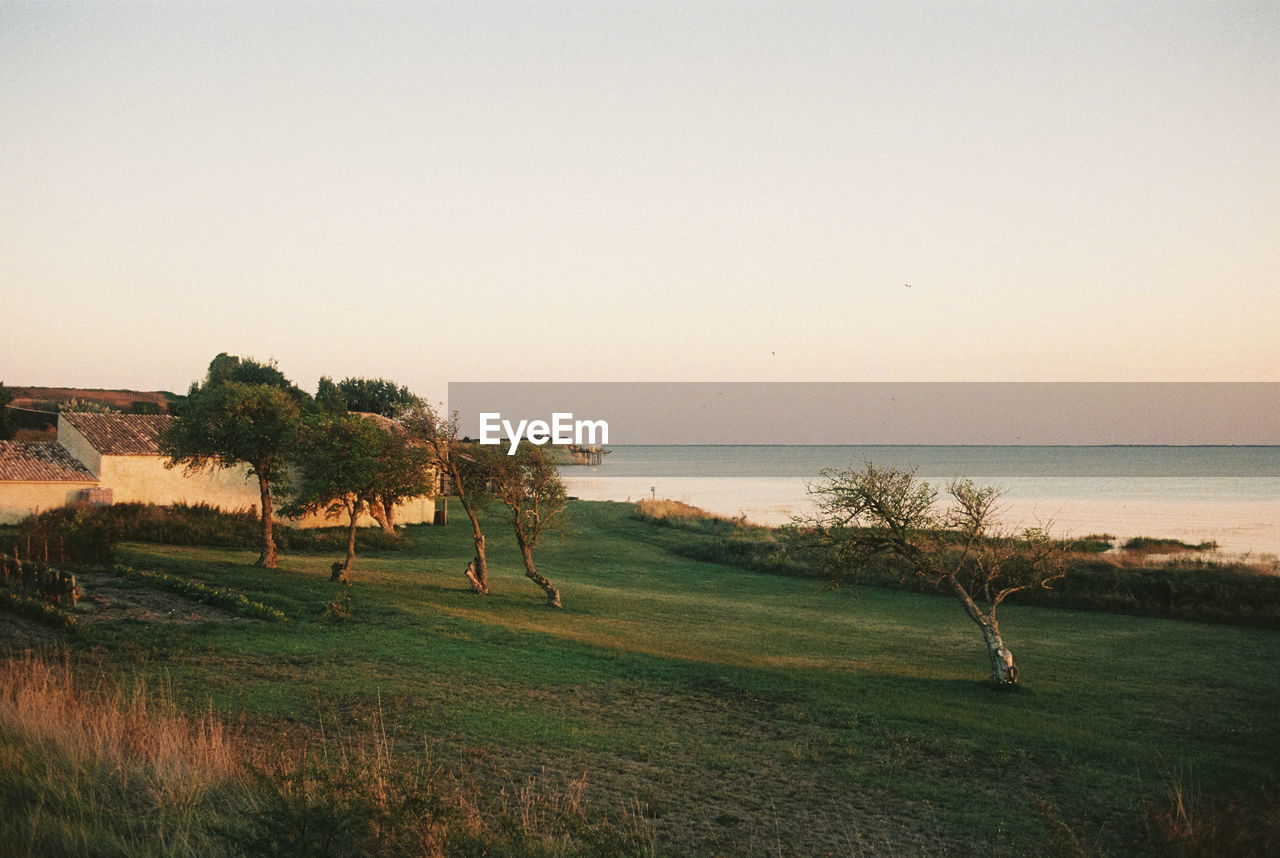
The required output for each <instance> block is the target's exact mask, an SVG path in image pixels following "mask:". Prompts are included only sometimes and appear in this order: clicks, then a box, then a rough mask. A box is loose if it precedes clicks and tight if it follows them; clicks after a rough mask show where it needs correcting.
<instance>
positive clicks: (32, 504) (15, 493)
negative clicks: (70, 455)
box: [0, 480, 97, 551]
mask: <svg viewBox="0 0 1280 858" xmlns="http://www.w3.org/2000/svg"><path fill="white" fill-rule="evenodd" d="M95 485H97V484H96V483H92V482H85V483H79V482H56V483H52V482H50V483H24V482H19V481H17V480H0V524H17V523H18V522H20V521H22V520H23V519H24V518H26V517H27V516H29V515H31V514H33V513H36V512H40V511H42V510H46V509H53V508H54V507H62V506H66V505H67V504H71V503H75V502H76V501H77V500H79V499H80V490H81V489H90V488H93V487H94V486H95ZM10 550H12V546H9V545H0V551H10Z"/></svg>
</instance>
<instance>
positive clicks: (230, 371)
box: [191, 352, 314, 410]
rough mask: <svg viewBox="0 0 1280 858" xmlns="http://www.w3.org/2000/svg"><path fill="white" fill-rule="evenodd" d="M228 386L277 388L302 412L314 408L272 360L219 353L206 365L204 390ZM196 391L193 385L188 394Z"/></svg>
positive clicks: (301, 391)
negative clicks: (265, 361)
mask: <svg viewBox="0 0 1280 858" xmlns="http://www.w3.org/2000/svg"><path fill="white" fill-rule="evenodd" d="M229 383H231V384H244V385H249V386H258V385H264V386H266V387H274V388H277V389H279V390H282V391H284V392H285V393H286V394H288V396H289V398H290V399H292V400H293V401H294V403H295V404H297V405H298V407H299V408H301V409H303V410H310V409H311V408H312V407H313V405H314V403H313V401H312V399H311V396H310V395H309V394H307V392H306V391H304V390H302V389H301V388H300V387H298V386H297V385H296V384H294V383H293V382H292V381H290V380H289V379H288V378H286V377H285V374H284V373H283V372H281V371H280V368H279V367H278V366H277V365H276V362H275V360H274V359H273V360H270V361H268V362H267V363H262V362H261V361H257V360H254V359H253V358H241V357H237V356H235V355H229V354H227V353H226V352H221V353H220V354H218V355H217V357H215V358H214V359H213V360H212V361H210V362H209V371H208V373H207V374H206V375H205V382H204V388H205V389H208V388H214V387H221V386H222V385H224V384H229ZM198 389H199V388H197V387H196V386H195V385H193V386H192V391H191V392H192V393H194V392H195V391H196V390H198Z"/></svg>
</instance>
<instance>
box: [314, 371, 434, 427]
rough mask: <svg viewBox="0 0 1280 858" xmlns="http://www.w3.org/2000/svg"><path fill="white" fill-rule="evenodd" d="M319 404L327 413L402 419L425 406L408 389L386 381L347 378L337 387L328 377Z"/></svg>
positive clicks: (321, 385)
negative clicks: (345, 412)
mask: <svg viewBox="0 0 1280 858" xmlns="http://www.w3.org/2000/svg"><path fill="white" fill-rule="evenodd" d="M316 403H317V405H319V406H320V407H321V408H322V409H324V410H326V411H359V412H362V413H366V414H381V415H382V416H383V417H398V416H400V415H401V414H402V413H404V412H405V411H407V410H409V409H412V408H415V407H418V406H420V405H422V404H423V403H422V400H421V399H420V398H419V397H417V396H415V395H414V394H413V393H412V392H411V391H410V390H409V388H407V387H404V386H402V385H397V384H396V383H395V382H393V381H388V380H387V379H385V378H344V379H343V380H342V381H340V382H338V383H337V384H334V383H333V379H331V378H329V377H328V376H325V377H323V378H321V379H320V383H319V385H318V386H317V388H316Z"/></svg>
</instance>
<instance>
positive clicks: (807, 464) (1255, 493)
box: [562, 446, 1280, 557]
mask: <svg viewBox="0 0 1280 858" xmlns="http://www.w3.org/2000/svg"><path fill="white" fill-rule="evenodd" d="M866 461H874V462H875V463H876V464H878V465H890V464H892V465H895V466H897V467H901V468H912V467H914V468H916V474H917V476H918V477H920V478H921V479H924V480H926V481H928V482H930V483H932V484H935V485H938V486H945V484H946V482H947V481H948V480H949V479H951V478H953V477H956V476H966V477H969V478H971V479H973V480H974V481H975V482H977V483H980V484H993V485H997V486H999V487H1001V488H1003V489H1005V492H1006V493H1005V496H1004V500H1005V504H1006V508H1005V511H1004V513H1003V516H1002V518H1003V520H1004V521H1005V522H1006V523H1007V524H1010V525H1017V526H1032V525H1046V524H1048V525H1051V526H1052V529H1053V530H1054V531H1055V532H1057V533H1063V534H1071V535H1076V536H1083V535H1086V534H1090V533H1109V534H1112V535H1113V536H1116V537H1118V538H1120V539H1127V538H1131V537H1133V536H1158V537H1169V538H1174V539H1180V540H1182V541H1185V542H1190V543H1200V542H1205V541H1213V542H1217V543H1218V545H1219V547H1220V551H1221V552H1222V553H1224V554H1230V555H1241V554H1250V555H1252V556H1253V557H1257V556H1259V555H1264V554H1271V555H1280V447H905V446H904V447H805V446H795V447H770V446H758V447H753V446H723V447H719V446H689V447H670V446H651V447H618V448H613V451H612V452H611V453H610V454H609V455H608V456H606V457H605V460H604V464H603V465H601V466H598V467H592V468H588V467H566V468H564V469H563V470H562V473H563V475H564V478H565V483H566V485H567V487H568V489H569V493H570V494H571V495H574V496H577V497H581V498H584V499H588V500H633V501H634V500H639V499H641V498H646V497H651V496H656V497H659V498H670V499H672V500H680V501H684V502H686V503H690V504H693V505H695V506H699V507H702V508H703V509H706V510H708V511H711V512H715V513H718V514H722V515H731V516H732V515H745V516H746V517H747V518H748V520H751V521H754V522H758V523H760V524H781V523H784V522H786V521H788V520H790V518H791V517H792V516H793V515H800V514H804V513H806V512H808V511H809V510H810V509H811V508H812V507H811V502H810V500H809V498H808V496H807V492H806V484H807V483H812V482H815V481H817V480H818V479H819V477H820V472H821V470H822V469H823V468H824V467H838V468H849V467H854V468H857V467H861V465H862V464H863V463H864V462H866Z"/></svg>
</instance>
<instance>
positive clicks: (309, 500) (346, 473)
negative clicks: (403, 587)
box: [287, 413, 387, 584]
mask: <svg viewBox="0 0 1280 858" xmlns="http://www.w3.org/2000/svg"><path fill="white" fill-rule="evenodd" d="M386 439H387V433H386V431H385V430H384V429H382V428H381V427H379V426H377V425H376V424H374V423H372V422H370V421H366V420H362V419H361V418H359V417H356V416H355V415H347V414H342V415H333V414H324V413H321V414H318V415H315V416H313V417H310V418H308V419H306V420H305V421H304V422H303V423H302V426H301V428H300V430H299V432H298V441H297V444H296V446H295V448H294V452H293V461H294V462H295V463H296V464H297V466H298V471H299V481H298V486H297V488H296V490H295V491H294V493H293V500H292V501H291V502H290V504H289V505H288V507H287V509H288V511H289V514H291V515H303V514H307V513H315V512H324V514H325V515H326V516H329V517H331V518H337V517H338V516H340V515H342V514H343V513H345V514H346V515H347V557H346V561H345V562H344V563H342V564H336V563H335V564H334V570H333V578H334V580H338V581H341V582H342V583H344V584H346V583H348V574H349V573H350V571H351V564H352V563H353V562H354V561H355V556H356V526H357V525H358V523H359V520H360V516H361V515H362V514H363V513H365V512H367V511H368V510H369V509H370V507H371V506H372V504H373V503H374V501H375V497H376V492H377V487H378V483H379V478H380V476H381V473H380V472H381V471H382V467H383V463H382V458H381V457H382V450H383V448H384V446H385V445H386Z"/></svg>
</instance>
